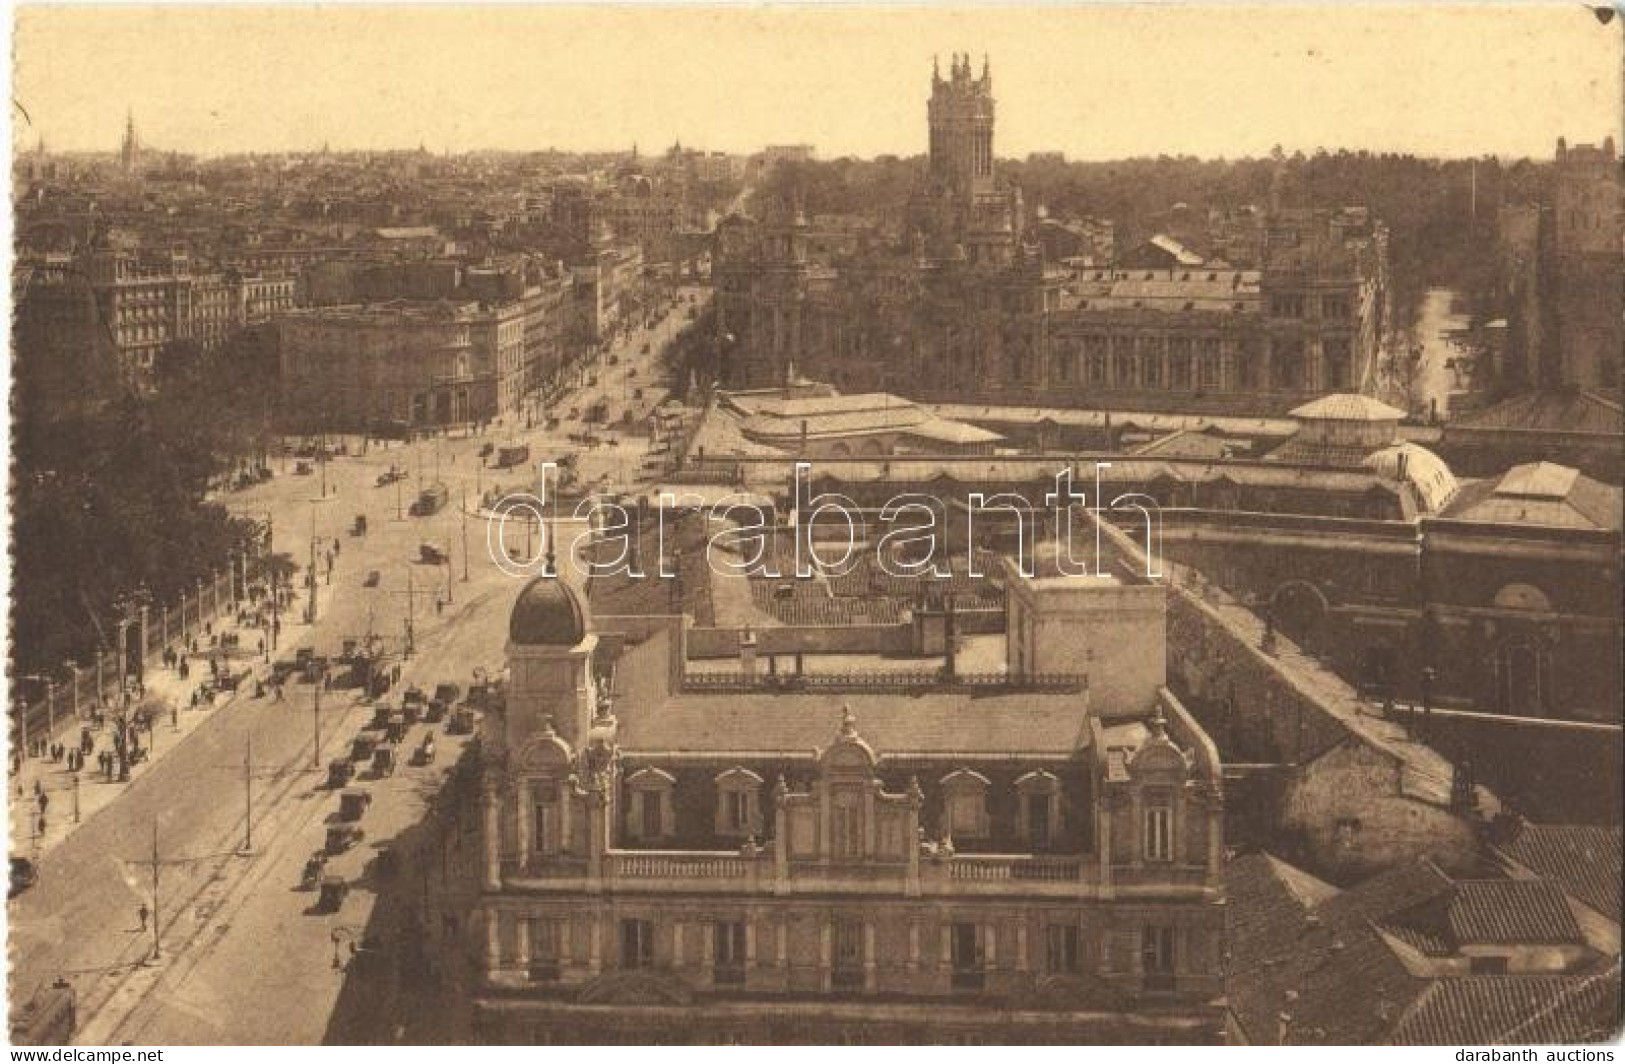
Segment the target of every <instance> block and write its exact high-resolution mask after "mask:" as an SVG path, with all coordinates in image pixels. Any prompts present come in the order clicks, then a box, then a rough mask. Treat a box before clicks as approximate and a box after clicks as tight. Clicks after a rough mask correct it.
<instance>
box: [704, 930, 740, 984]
mask: <svg viewBox="0 0 1625 1064" xmlns="http://www.w3.org/2000/svg"><path fill="white" fill-rule="evenodd" d="M711 947H712V949H711V958H712V959H711V963H712V969H711V979H712V981H713V982H715V983H716V984H717V985H718V986H741V985H743V984H744V982H745V925H744V924H743V923H741V922H738V921H729V922H718V923H715V924H712V925H711Z"/></svg>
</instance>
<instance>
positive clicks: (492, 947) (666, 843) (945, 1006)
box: [475, 577, 1224, 1044]
mask: <svg viewBox="0 0 1625 1064" xmlns="http://www.w3.org/2000/svg"><path fill="white" fill-rule="evenodd" d="M1091 590H1092V589H1088V588H1080V589H1078V590H1076V591H1075V592H1074V594H1075V595H1082V596H1084V597H1085V598H1087V597H1088V596H1089V594H1090V592H1091ZM1142 590H1144V591H1145V592H1146V593H1147V594H1148V595H1149V596H1150V597H1152V598H1153V599H1155V598H1157V596H1158V595H1159V594H1160V592H1161V591H1162V589H1160V588H1156V587H1152V586H1147V587H1145V588H1143V589H1142ZM1159 601H1160V600H1159ZM1072 605H1073V607H1074V608H1076V607H1077V604H1076V603H1074V604H1072ZM1115 605H1116V603H1115V600H1114V601H1113V602H1112V603H1110V604H1105V605H1103V606H1102V607H1101V608H1102V609H1106V610H1108V611H1109V610H1110V609H1111V608H1112V607H1113V606H1115ZM626 620H627V619H624V618H623V619H621V621H622V622H624V621H626ZM645 620H648V621H651V622H652V626H645V627H644V631H643V633H642V638H641V640H640V641H639V642H637V643H636V644H635V645H634V644H633V642H632V640H630V639H626V638H624V637H623V635H622V633H618V632H617V633H614V634H613V638H610V639H606V640H605V641H604V642H600V635H601V633H600V631H599V630H598V626H597V625H595V624H594V622H593V621H592V620H591V619H590V617H589V616H588V614H587V611H586V609H585V607H584V606H583V605H582V603H581V601H580V600H579V599H578V598H577V597H576V595H575V593H574V592H573V591H572V590H570V589H569V588H568V587H566V586H565V585H563V584H562V583H560V582H559V581H557V580H554V579H551V578H545V577H544V578H539V579H538V580H537V581H535V582H533V583H532V584H531V585H529V586H528V587H527V588H526V589H525V590H524V591H523V592H521V594H520V596H519V599H518V600H517V602H516V603H515V606H514V608H513V612H512V615H511V618H510V631H509V643H508V656H509V662H510V670H511V672H510V675H511V679H510V683H509V687H508V690H507V694H506V704H505V706H504V707H503V708H502V709H501V710H500V711H497V712H493V713H491V714H489V715H488V716H487V718H486V722H485V732H484V736H483V739H482V751H483V757H484V758H485V773H486V776H485V786H486V792H485V793H486V810H485V818H484V824H485V827H484V850H483V856H482V861H483V866H484V891H483V895H482V898H481V901H480V907H481V911H482V917H483V920H484V926H485V931H486V942H485V951H484V957H483V963H482V972H481V978H480V984H479V988H478V990H477V996H476V1002H475V1008H476V1023H477V1025H478V1030H479V1032H480V1034H481V1036H482V1037H483V1038H484V1039H486V1040H488V1041H491V1042H505V1043H517V1044H547V1043H550V1042H553V1043H566V1044H568V1043H601V1042H605V1041H632V1042H638V1043H650V1042H653V1043H657V1044H658V1043H662V1042H665V1043H715V1042H753V1043H779V1044H785V1043H792V1044H793V1043H797V1042H812V1043H822V1044H830V1043H835V1044H839V1043H842V1042H876V1043H899V1042H902V1043H907V1042H914V1043H930V1042H962V1043H970V1044H976V1043H982V1042H989V1043H1010V1042H1024V1041H1030V1042H1057V1041H1060V1042H1074V1043H1080V1042H1081V1043H1090V1042H1097V1043H1106V1042H1124V1041H1132V1042H1168V1043H1190V1042H1199V1041H1209V1040H1217V1039H1218V1038H1219V1037H1220V1036H1221V1033H1222V1030H1221V1028H1222V1025H1221V1023H1220V1022H1219V1021H1218V1008H1217V1004H1216V1002H1217V999H1218V997H1219V995H1220V993H1221V991H1222V986H1223V976H1222V968H1221V952H1222V949H1223V946H1222V941H1221V938H1220V934H1221V928H1222V922H1223V915H1222V914H1223V907H1222V905H1221V904H1220V901H1221V898H1222V891H1221V890H1220V883H1221V877H1222V874H1223V871H1222V870H1223V855H1224V851H1223V842H1222V834H1221V821H1222V804H1223V802H1222V795H1221V776H1220V772H1219V766H1218V760H1217V754H1216V752H1215V751H1214V750H1213V748H1212V744H1211V743H1210V742H1209V741H1208V740H1207V739H1206V737H1205V736H1204V735H1203V734H1202V732H1201V730H1200V728H1198V727H1197V726H1196V725H1195V724H1194V722H1193V721H1192V720H1191V719H1190V717H1189V716H1188V714H1186V713H1185V711H1184V709H1183V708H1182V707H1181V706H1180V705H1179V704H1178V702H1177V701H1176V700H1174V698H1173V696H1172V695H1170V694H1169V693H1168V692H1167V690H1166V688H1164V687H1162V686H1161V682H1160V677H1154V676H1148V675H1140V676H1138V677H1137V678H1135V680H1134V682H1131V683H1126V684H1125V685H1123V687H1122V690H1121V692H1120V695H1119V698H1120V701H1119V700H1114V704H1113V705H1112V706H1109V707H1108V706H1105V705H1103V704H1102V703H1101V702H1097V701H1092V700H1091V693H1090V690H1089V687H1088V684H1087V681H1083V680H1080V679H1078V678H1076V677H1073V678H1070V679H1068V678H1063V677H1049V678H1048V680H1047V681H1044V680H1040V679H1038V678H1032V679H1031V680H1030V681H1029V682H1026V683H1001V684H998V685H995V686H996V689H995V688H992V687H990V688H987V689H984V690H980V691H979V692H978V693H977V694H976V696H975V697H974V698H973V697H972V694H971V689H970V688H966V687H963V686H961V687H957V688H956V687H955V686H953V685H951V684H949V685H944V686H941V687H939V688H937V689H922V690H921V691H919V692H916V694H917V697H914V698H908V697H901V696H899V695H877V694H874V693H873V691H872V688H871V690H870V693H866V694H860V693H852V694H850V695H846V696H841V695H839V694H838V693H836V694H830V693H821V694H808V693H803V694H800V695H788V694H786V693H784V692H783V691H780V690H777V689H775V688H774V686H773V685H772V681H770V680H769V679H768V678H767V677H760V678H759V679H757V678H756V673H755V670H754V656H753V651H754V648H753V646H751V645H749V644H748V642H747V644H746V645H745V646H744V647H743V648H742V655H744V660H743V666H744V668H745V670H746V671H745V673H744V676H745V680H744V682H741V683H740V684H738V685H736V686H735V687H734V688H733V689H731V690H727V691H722V690H716V689H712V690H702V689H699V688H697V687H695V686H694V685H693V684H685V683H684V682H683V680H682V678H681V677H682V665H681V655H682V645H681V626H680V624H674V625H672V626H669V627H667V626H664V625H663V624H662V623H661V622H660V621H659V619H645ZM616 626H617V622H615V621H608V622H605V629H604V632H605V633H608V632H609V631H610V629H611V628H613V627H616ZM610 671H613V679H612V680H611V679H609V678H608V676H609V673H610ZM945 714H946V715H951V716H953V717H955V718H956V719H957V721H958V723H956V724H954V725H953V726H952V727H949V726H948V725H947V723H946V721H947V717H946V716H944V715H945Z"/></svg>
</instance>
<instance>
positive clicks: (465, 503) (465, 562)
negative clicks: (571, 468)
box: [74, 484, 468, 691]
mask: <svg viewBox="0 0 1625 1064" xmlns="http://www.w3.org/2000/svg"><path fill="white" fill-rule="evenodd" d="M462 510H463V517H462V525H463V583H465V584H466V583H468V486H467V485H466V484H465V485H464V486H463V503H462ZM74 690H75V691H77V690H78V688H77V687H75V688H74Z"/></svg>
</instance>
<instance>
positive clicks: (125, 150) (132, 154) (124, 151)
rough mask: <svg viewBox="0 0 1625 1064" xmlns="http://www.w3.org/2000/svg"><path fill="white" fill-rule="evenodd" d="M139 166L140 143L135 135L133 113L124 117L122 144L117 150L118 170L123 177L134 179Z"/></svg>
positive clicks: (126, 113)
mask: <svg viewBox="0 0 1625 1064" xmlns="http://www.w3.org/2000/svg"><path fill="white" fill-rule="evenodd" d="M140 165H141V142H140V141H139V140H137V139H136V135H135V112H134V111H127V112H125V115H124V143H123V144H122V145H121V146H120V148H119V169H120V170H122V171H123V173H124V176H125V177H135V176H136V170H137V169H138V168H139V167H140Z"/></svg>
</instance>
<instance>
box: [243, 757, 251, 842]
mask: <svg viewBox="0 0 1625 1064" xmlns="http://www.w3.org/2000/svg"><path fill="white" fill-rule="evenodd" d="M243 810H244V815H243V853H244V854H250V853H253V852H254V737H253V736H252V735H250V736H248V738H247V739H245V740H244V745H243Z"/></svg>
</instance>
